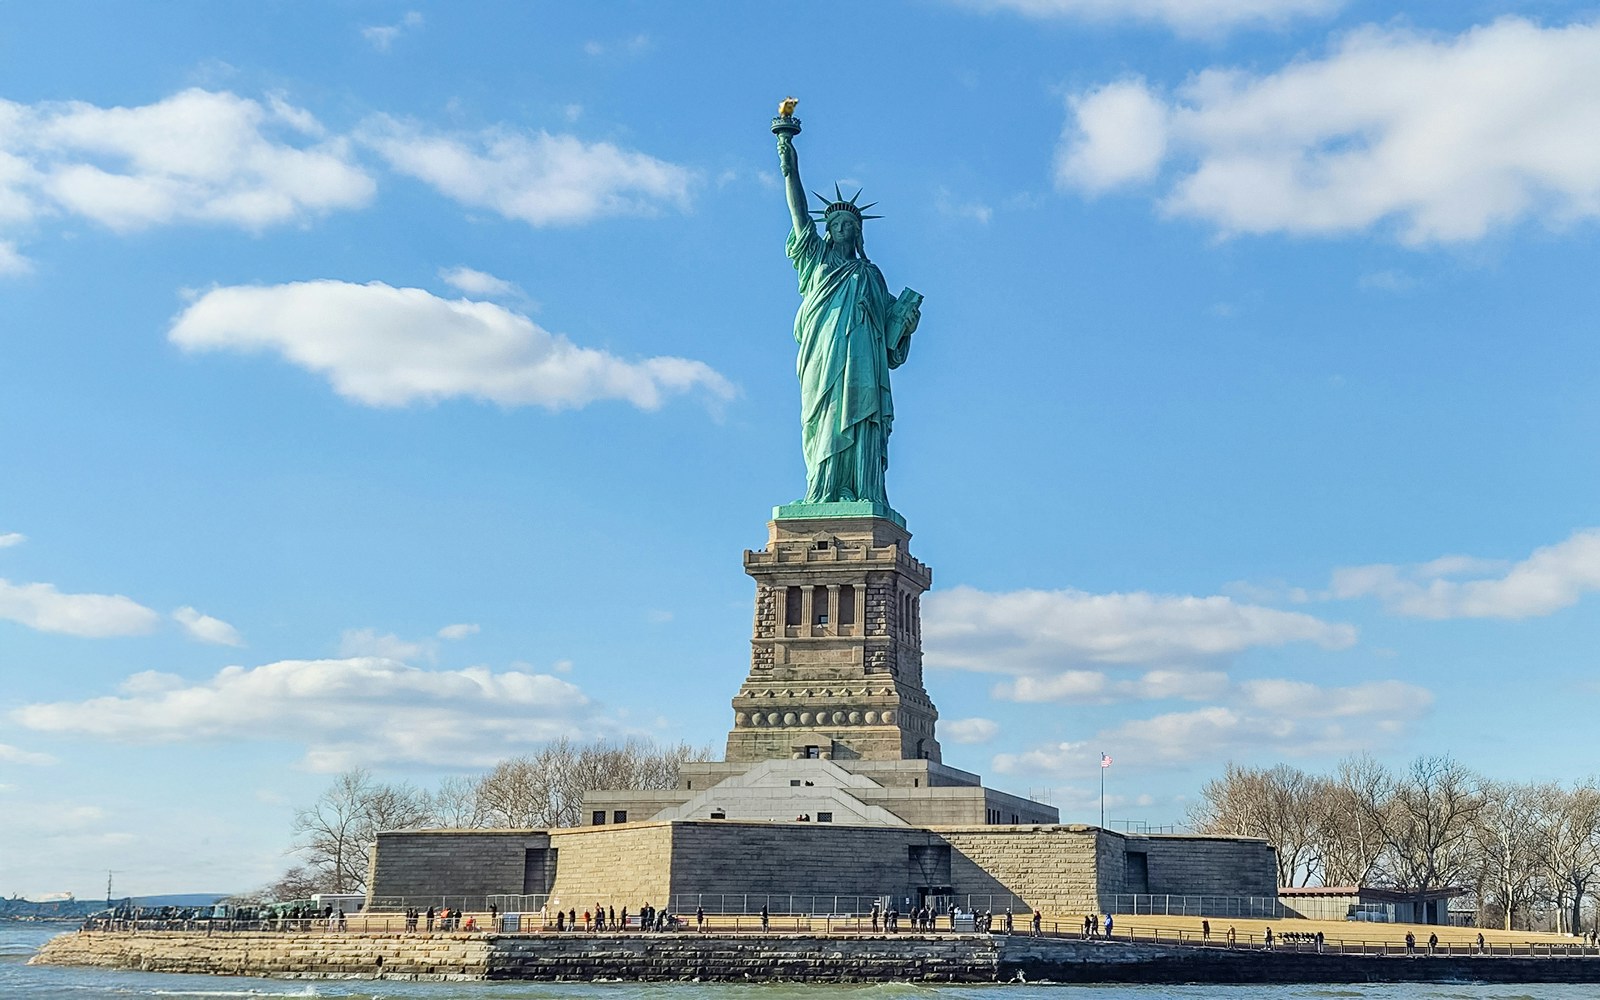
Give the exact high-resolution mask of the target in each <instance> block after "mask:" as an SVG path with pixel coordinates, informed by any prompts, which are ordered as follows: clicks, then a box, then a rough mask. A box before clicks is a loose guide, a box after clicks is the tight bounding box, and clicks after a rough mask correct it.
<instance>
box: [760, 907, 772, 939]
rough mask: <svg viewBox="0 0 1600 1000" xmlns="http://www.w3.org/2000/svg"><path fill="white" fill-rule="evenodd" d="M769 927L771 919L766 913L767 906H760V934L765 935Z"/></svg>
mask: <svg viewBox="0 0 1600 1000" xmlns="http://www.w3.org/2000/svg"><path fill="white" fill-rule="evenodd" d="M770 926H771V917H770V915H769V914H768V913H767V904H765V903H762V904H761V933H763V934H765V933H766V932H767V930H768V928H769V927H770Z"/></svg>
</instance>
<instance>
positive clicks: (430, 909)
mask: <svg viewBox="0 0 1600 1000" xmlns="http://www.w3.org/2000/svg"><path fill="white" fill-rule="evenodd" d="M428 931H429V932H430V933H431V932H432V931H433V907H431V906H430V907H428Z"/></svg>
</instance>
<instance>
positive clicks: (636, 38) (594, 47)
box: [583, 34, 653, 56]
mask: <svg viewBox="0 0 1600 1000" xmlns="http://www.w3.org/2000/svg"><path fill="white" fill-rule="evenodd" d="M652 44H653V43H652V42H651V41H650V36H649V35H646V34H637V35H631V36H629V37H628V38H624V39H621V40H620V41H615V42H602V41H599V40H597V39H592V38H591V39H590V40H589V41H587V42H584V43H583V51H584V54H585V55H590V56H603V55H608V54H611V53H619V54H621V55H625V56H636V55H639V54H641V53H644V52H648V51H649V50H650V47H651V45H652Z"/></svg>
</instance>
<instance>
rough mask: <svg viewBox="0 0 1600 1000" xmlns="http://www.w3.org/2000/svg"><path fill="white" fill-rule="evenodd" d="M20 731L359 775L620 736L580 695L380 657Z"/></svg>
mask: <svg viewBox="0 0 1600 1000" xmlns="http://www.w3.org/2000/svg"><path fill="white" fill-rule="evenodd" d="M11 717H12V719H13V720H14V721H16V722H17V723H19V724H21V725H23V726H25V727H27V728H29V729H32V730H36V731H40V732H53V733H63V734H71V735H75V736H79V737H87V738H92V739H100V740H107V741H111V742H116V743H182V742H214V741H218V740H229V741H237V740H249V739H271V740H278V741H295V742H301V743H304V744H305V745H306V748H307V749H306V754H305V759H304V763H305V765H306V766H307V767H309V768H311V769H313V770H318V771H337V770H341V769H343V768H345V767H348V766H351V765H353V764H366V765H374V766H382V765H406V764H425V765H454V766H472V767H486V766H489V765H492V764H493V763H494V762H495V761H497V760H499V759H500V758H501V757H503V756H505V755H506V754H507V753H514V752H517V750H518V749H519V748H521V747H525V746H528V745H530V744H534V743H538V742H541V741H544V740H547V739H551V738H554V737H556V736H561V735H570V736H579V735H588V734H589V733H591V732H593V731H594V730H596V729H601V730H605V729H611V728H614V726H612V725H610V724H609V723H608V722H607V721H606V720H605V719H602V718H600V717H598V716H597V714H596V711H595V706H594V705H593V704H592V703H591V702H590V701H589V699H588V698H587V697H586V696H585V695H584V693H583V692H582V691H581V690H580V689H579V688H578V687H576V686H575V685H573V684H571V683H568V682H567V681H564V680H561V679H559V678H556V677H552V676H550V675H548V674H532V673H524V672H521V671H505V672H500V673H496V672H494V671H492V670H490V669H488V668H486V667H469V668H467V669H464V670H422V669H418V668H416V667H411V666H407V665H406V664H404V663H399V662H396V661H394V660H388V659H383V658H379V657H349V658H344V659H334V660H281V661H278V662H275V663H268V664H265V665H263V666H258V667H254V668H248V667H242V666H231V667H227V668H225V669H223V670H221V671H219V672H218V673H217V674H216V675H215V676H213V677H212V678H210V679H209V680H205V681H199V682H181V683H180V684H178V685H172V684H171V683H170V682H169V681H167V680H165V679H162V680H161V681H160V682H158V683H146V682H141V683H138V684H135V685H132V689H131V690H130V688H129V687H127V686H125V687H124V689H123V693H122V694H121V695H117V696H106V697H98V698H89V699H87V700H84V701H76V702H56V703H50V704H34V705H27V706H24V707H22V708H19V709H17V710H15V711H14V712H12V714H11Z"/></svg>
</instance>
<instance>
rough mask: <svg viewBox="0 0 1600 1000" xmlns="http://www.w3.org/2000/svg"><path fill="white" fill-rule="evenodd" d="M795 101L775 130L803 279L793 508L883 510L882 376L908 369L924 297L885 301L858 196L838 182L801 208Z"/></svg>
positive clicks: (792, 254) (887, 402)
mask: <svg viewBox="0 0 1600 1000" xmlns="http://www.w3.org/2000/svg"><path fill="white" fill-rule="evenodd" d="M796 103H797V102H796V101H795V100H794V98H789V99H788V100H785V101H784V102H783V103H782V104H781V105H779V107H778V117H777V118H774V119H773V120H772V131H773V132H774V133H776V134H777V136H778V163H779V166H780V167H781V168H782V171H783V180H784V188H785V190H786V192H787V194H788V197H789V215H790V216H791V217H792V219H793V221H794V226H793V229H792V230H791V231H790V233H789V241H788V250H789V259H790V260H792V261H793V262H794V267H795V270H796V271H798V272H799V273H800V310H799V312H797V313H796V314H795V318H794V339H795V341H796V342H798V343H799V345H800V356H799V361H798V363H797V365H796V369H797V370H798V372H799V375H800V427H801V440H802V443H803V448H804V452H805V458H806V495H805V499H804V500H802V501H799V502H800V503H805V504H820V503H837V502H841V501H844V502H848V501H872V502H875V503H879V504H883V505H884V506H885V507H887V506H888V503H889V497H888V493H887V491H886V490H885V488H884V475H883V474H884V470H885V469H886V468H888V465H889V432H890V431H891V430H892V429H893V426H894V401H893V399H892V398H891V397H890V394H889V370H890V369H891V368H898V367H900V365H902V364H904V363H905V360H906V355H907V353H908V352H909V351H910V349H911V334H912V332H913V331H915V330H916V328H917V320H918V319H919V317H920V312H919V307H920V305H921V302H922V296H921V295H918V294H917V293H916V292H914V291H912V290H911V289H909V288H908V289H906V290H904V291H902V292H901V293H900V295H899V296H898V297H896V296H891V295H890V294H889V287H888V285H886V284H884V280H883V273H882V272H881V271H879V270H878V266H877V265H876V264H874V263H872V261H870V260H868V259H867V254H866V250H865V246H864V244H863V242H862V239H861V224H862V220H864V219H873V218H877V216H873V215H862V214H861V213H862V209H866V208H871V207H872V206H871V205H861V206H857V205H856V203H855V202H856V198H858V197H860V195H861V192H859V191H857V192H856V194H855V195H854V196H852V197H851V198H849V199H848V200H847V199H845V198H844V196H843V195H842V194H840V193H839V190H838V185H835V186H834V197H833V198H832V199H831V200H830V199H828V198H824V197H822V196H821V195H818V196H817V197H818V198H821V200H822V204H823V205H824V206H825V207H823V208H822V209H820V210H818V211H815V212H812V211H809V210H808V207H807V204H806V191H805V188H804V187H802V186H801V184H800V164H799V159H798V157H797V155H796V153H795V148H794V137H795V135H796V134H798V133H799V131H800V122H799V119H797V118H795V117H794V115H793V112H794V106H795V104H796ZM813 215H816V216H820V217H821V219H822V222H823V227H824V229H825V230H826V235H825V236H818V234H817V227H816V223H815V222H814V221H813V220H812V216H813ZM785 509H787V508H785Z"/></svg>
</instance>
